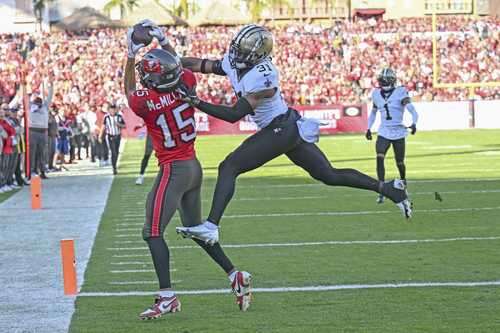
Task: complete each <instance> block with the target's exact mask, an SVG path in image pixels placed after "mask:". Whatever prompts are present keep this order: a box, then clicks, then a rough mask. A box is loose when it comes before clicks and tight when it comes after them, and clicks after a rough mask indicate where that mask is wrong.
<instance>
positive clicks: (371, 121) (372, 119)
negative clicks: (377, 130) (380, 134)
mask: <svg viewBox="0 0 500 333" xmlns="http://www.w3.org/2000/svg"><path fill="white" fill-rule="evenodd" d="M374 106H375V105H374ZM376 117H377V108H376V107H374V108H372V111H371V112H370V115H369V116H368V129H371V128H372V126H373V124H374V123H375V118H376Z"/></svg>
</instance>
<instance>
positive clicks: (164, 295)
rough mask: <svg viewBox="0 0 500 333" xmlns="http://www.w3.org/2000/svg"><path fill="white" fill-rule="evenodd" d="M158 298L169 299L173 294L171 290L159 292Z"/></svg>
mask: <svg viewBox="0 0 500 333" xmlns="http://www.w3.org/2000/svg"><path fill="white" fill-rule="evenodd" d="M159 294H160V297H167V298H171V297H174V296H175V293H174V292H173V291H172V290H160V293H159Z"/></svg>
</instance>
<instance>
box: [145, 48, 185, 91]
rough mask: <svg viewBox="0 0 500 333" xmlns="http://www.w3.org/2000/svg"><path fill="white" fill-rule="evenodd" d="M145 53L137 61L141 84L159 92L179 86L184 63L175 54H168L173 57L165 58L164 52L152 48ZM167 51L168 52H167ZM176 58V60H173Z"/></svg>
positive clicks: (172, 89)
mask: <svg viewBox="0 0 500 333" xmlns="http://www.w3.org/2000/svg"><path fill="white" fill-rule="evenodd" d="M152 51H154V52H151V51H150V52H148V53H146V55H144V58H143V59H142V60H141V61H140V62H139V63H137V65H136V68H137V71H138V72H139V77H140V81H141V84H142V85H143V86H144V87H146V88H149V89H154V90H157V91H159V92H172V91H174V90H175V88H176V87H177V85H178V83H179V80H180V77H181V75H182V65H181V63H180V61H179V60H177V59H176V58H175V56H173V55H171V54H168V55H169V56H170V57H171V58H172V59H165V55H163V54H155V53H158V52H156V51H162V50H152ZM165 53H167V52H165ZM173 59H176V60H173Z"/></svg>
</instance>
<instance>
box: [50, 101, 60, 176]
mask: <svg viewBox="0 0 500 333" xmlns="http://www.w3.org/2000/svg"><path fill="white" fill-rule="evenodd" d="M58 127H59V126H58V122H57V108H55V107H52V109H51V110H50V114H49V127H48V163H49V171H51V172H54V171H60V170H58V169H56V168H55V164H54V161H55V157H56V156H55V155H56V147H57V142H56V141H57V136H58V134H59V129H58Z"/></svg>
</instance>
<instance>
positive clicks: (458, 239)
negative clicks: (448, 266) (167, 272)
mask: <svg viewBox="0 0 500 333" xmlns="http://www.w3.org/2000/svg"><path fill="white" fill-rule="evenodd" d="M499 239H500V236H490V237H455V238H430V239H393V240H353V241H334V240H332V241H322V242H301V243H255V244H223V245H222V247H223V248H256V247H301V246H318V245H374V244H375V245H391V244H417V243H446V242H463V241H487V240H499ZM169 248H170V249H198V248H200V247H199V246H194V245H183V246H169ZM107 249H108V250H109V251H124V250H133V251H135V250H148V247H146V246H143V247H118V248H115V247H110V248H107Z"/></svg>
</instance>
